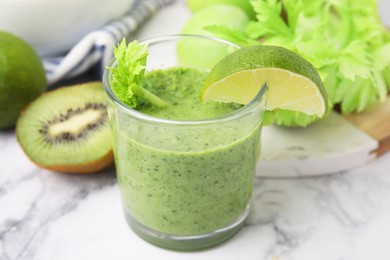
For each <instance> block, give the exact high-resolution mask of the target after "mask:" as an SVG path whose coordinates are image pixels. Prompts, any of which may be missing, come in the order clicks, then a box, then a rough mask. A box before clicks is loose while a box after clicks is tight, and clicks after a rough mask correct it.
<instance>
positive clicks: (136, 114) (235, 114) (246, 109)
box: [103, 34, 268, 125]
mask: <svg viewBox="0 0 390 260" xmlns="http://www.w3.org/2000/svg"><path fill="white" fill-rule="evenodd" d="M181 38H199V39H205V40H211V41H217V42H220V43H223V44H227V45H231V46H234V47H237V48H238V49H240V48H242V47H241V46H240V45H237V44H235V43H232V42H230V41H227V40H224V39H221V38H218V37H214V36H204V35H196V34H172V35H165V36H158V37H153V38H150V39H146V40H143V41H140V42H139V43H140V44H153V43H159V42H168V41H173V40H178V39H181ZM115 64H116V60H115V58H113V59H112V61H111V63H110V64H109V66H115ZM110 76H111V71H110V70H109V69H108V68H105V70H104V73H103V87H104V90H105V92H106V94H107V96H108V97H109V99H110V100H111V101H112V102H113V103H114V104H115V106H116V107H117V108H119V109H120V110H121V111H123V112H125V113H126V114H128V115H131V116H132V117H133V118H135V119H138V120H142V121H148V122H151V123H158V124H167V125H168V124H171V125H207V124H215V123H220V122H225V121H231V120H234V119H236V118H240V117H242V116H243V115H246V114H248V113H250V112H251V111H252V109H253V108H254V107H256V105H257V104H258V103H261V102H262V101H263V99H264V96H265V94H266V93H267V91H268V88H267V87H266V85H263V86H262V87H261V88H260V90H259V92H258V93H257V95H256V96H255V97H254V98H253V99H252V100H251V101H250V102H249V103H248V104H245V105H243V106H242V107H240V108H238V109H236V110H234V111H232V112H230V113H227V114H225V115H222V116H217V117H212V118H205V119H196V120H174V119H166V118H159V117H154V116H151V115H148V114H145V113H142V112H140V111H138V110H135V109H133V108H131V107H129V106H127V105H126V104H125V103H123V102H122V101H121V100H119V99H118V98H117V97H116V95H115V94H114V92H113V91H112V89H111V87H110V84H109V79H110Z"/></svg>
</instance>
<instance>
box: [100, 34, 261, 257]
mask: <svg viewBox="0 0 390 260" xmlns="http://www.w3.org/2000/svg"><path fill="white" fill-rule="evenodd" d="M141 44H147V46H148V51H149V55H148V58H147V65H146V70H147V71H151V70H156V69H158V70H164V69H168V68H171V67H195V68H197V69H200V70H210V69H211V67H212V66H213V65H214V64H215V63H216V62H218V61H219V60H220V59H222V58H223V57H224V56H226V55H227V54H229V53H231V52H233V51H235V50H237V49H239V48H240V47H239V46H237V45H235V44H233V43H230V42H227V41H224V40H221V39H218V38H213V37H205V36H196V35H173V36H166V37H159V38H154V39H151V40H147V41H145V42H141ZM188 51H190V53H188ZM113 66H115V61H114V62H113ZM111 77H112V75H111V72H110V71H109V70H106V72H105V75H104V77H103V82H104V88H105V91H106V94H107V96H108V112H109V118H110V125H111V129H112V134H113V147H114V155H115V164H116V171H117V177H118V184H119V189H120V193H121V199H122V204H123V208H124V214H125V217H126V220H127V223H128V225H129V226H130V227H131V229H132V230H133V231H134V232H135V233H137V234H138V235H139V236H140V237H142V238H143V239H145V240H147V241H149V242H151V243H153V244H155V245H158V246H161V247H164V248H169V249H174V250H182V251H185V250H198V249H203V248H207V247H211V246H214V245H217V244H219V243H221V242H223V241H225V240H227V239H229V238H230V237H232V236H233V235H234V234H235V233H237V232H238V231H239V230H240V228H241V227H242V226H243V224H244V222H245V219H246V217H247V215H248V212H249V207H250V202H251V197H252V190H253V182H254V177H255V168H256V163H257V160H258V158H259V155H260V135H261V128H262V118H263V112H264V107H265V100H266V98H265V96H266V95H265V94H266V89H265V88H262V90H261V91H260V92H259V94H258V95H257V96H256V97H255V98H254V99H253V100H252V101H251V102H250V103H249V104H247V105H245V106H242V107H241V108H238V109H237V110H235V111H234V112H231V113H229V114H226V115H223V116H219V117H215V118H209V119H203V120H168V119H163V118H157V117H153V116H150V115H146V114H143V113H141V112H139V111H137V110H135V109H132V108H130V107H128V106H126V105H125V104H123V103H122V102H121V101H120V100H118V98H117V97H116V96H115V95H114V93H113V92H112V89H111V88H110V79H111Z"/></svg>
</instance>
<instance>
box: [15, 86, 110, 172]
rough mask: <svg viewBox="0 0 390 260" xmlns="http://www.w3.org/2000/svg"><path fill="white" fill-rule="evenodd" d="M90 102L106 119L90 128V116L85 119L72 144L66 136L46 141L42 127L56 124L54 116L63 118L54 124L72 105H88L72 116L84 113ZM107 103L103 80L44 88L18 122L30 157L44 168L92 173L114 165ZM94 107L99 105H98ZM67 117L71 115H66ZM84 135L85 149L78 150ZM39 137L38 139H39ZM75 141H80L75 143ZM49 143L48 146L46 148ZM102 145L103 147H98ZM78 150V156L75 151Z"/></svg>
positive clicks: (18, 133) (20, 140) (19, 134)
mask: <svg viewBox="0 0 390 260" xmlns="http://www.w3.org/2000/svg"><path fill="white" fill-rule="evenodd" d="M84 101H85V102H84ZM88 103H93V104H99V107H98V111H100V113H101V115H103V116H102V117H103V118H104V120H102V121H100V125H99V124H97V126H95V129H92V130H90V129H87V128H86V127H87V126H89V123H91V122H90V121H88V120H87V121H86V122H84V121H83V123H85V127H82V126H83V125H80V127H81V129H85V130H83V131H85V132H84V135H82V136H81V137H78V136H77V140H73V144H69V143H67V142H66V141H63V140H62V141H63V142H60V143H59V144H58V143H57V141H54V143H51V144H48V143H44V141H43V140H45V138H44V136H43V135H44V134H42V133H41V132H40V130H41V129H42V127H43V126H44V125H48V124H50V121H51V124H53V122H54V121H53V120H51V119H52V116H53V117H57V119H58V118H59V119H60V120H61V121H58V120H57V121H56V122H54V124H56V123H59V122H63V119H64V117H63V116H64V115H66V114H65V113H64V111H65V112H66V111H67V110H68V109H69V108H71V109H74V110H75V109H77V108H80V106H83V105H85V109H84V110H83V111H81V112H80V111H78V112H77V113H73V114H72V115H71V116H70V118H71V117H72V116H74V115H80V114H83V113H84V112H85V111H87V110H88V109H90V107H89V108H87V104H88ZM105 107H106V100H105V96H104V90H103V86H102V83H101V82H89V83H84V84H78V85H74V86H67V87H61V88H57V89H55V90H52V91H49V92H45V93H43V94H42V95H40V96H39V97H38V98H37V99H35V100H34V101H33V102H31V103H30V104H29V105H28V106H27V107H26V108H25V109H24V110H23V111H22V112H21V114H20V117H19V119H18V121H17V123H16V138H17V141H18V143H19V144H20V146H21V148H22V149H23V151H24V153H25V154H26V155H27V157H28V158H29V159H30V160H31V161H32V162H33V163H34V164H35V165H37V166H39V167H41V168H44V169H47V170H50V171H55V172H64V173H80V174H90V173H95V172H99V171H101V170H103V169H105V168H107V167H109V166H111V165H113V162H114V155H113V151H112V145H111V142H109V141H107V140H111V131H110V129H109V125H108V115H107V110H106V109H105ZM93 109H96V107H95V108H92V110H93ZM47 111H49V112H47ZM48 118H49V119H48ZM66 120H68V119H67V118H66ZM66 120H65V121H66ZM40 122H42V123H40ZM92 123H93V122H92ZM37 125H38V126H37ZM46 129H47V128H46ZM66 131H68V130H66ZM69 131H70V134H73V133H72V132H71V130H69ZM98 131H99V133H98V135H97V137H91V136H96V132H98ZM86 132H87V133H86ZM65 133H68V132H65ZM84 136H86V137H85V139H87V141H86V142H85V143H83V148H82V150H77V149H79V148H78V146H79V145H80V143H79V142H82V141H83V140H82V139H83V138H84ZM31 138H32V139H31ZM78 138H80V139H81V140H79V139H78ZM88 138H89V140H88ZM36 139H39V142H37V141H36ZM91 141H93V144H92V146H91ZM76 142H77V145H75V144H76ZM70 143H72V142H70ZM68 145H69V146H68ZM47 146H49V148H46V147H47ZM58 147H59V148H58ZM100 147H103V148H102V149H100V150H99V148H100ZM76 150H77V151H76ZM97 150H99V151H97ZM61 152H62V153H61ZM76 153H77V155H78V156H75V155H74V154H76ZM86 153H87V155H85V154H86ZM42 154H44V155H42ZM84 155H85V156H84Z"/></svg>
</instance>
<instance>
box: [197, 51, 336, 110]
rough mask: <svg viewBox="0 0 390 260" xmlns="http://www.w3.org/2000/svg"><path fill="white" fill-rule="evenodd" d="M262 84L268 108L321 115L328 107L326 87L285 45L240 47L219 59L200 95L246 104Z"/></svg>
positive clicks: (211, 98)
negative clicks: (264, 88) (265, 92)
mask: <svg viewBox="0 0 390 260" xmlns="http://www.w3.org/2000/svg"><path fill="white" fill-rule="evenodd" d="M264 83H266V84H267V86H268V98H267V105H266V110H268V111H276V110H288V111H296V112H300V113H303V114H306V115H309V116H316V117H318V118H321V117H323V116H324V115H325V114H326V113H327V111H328V109H329V101H328V96H327V94H326V91H325V87H324V85H323V83H322V81H321V78H320V76H319V74H318V72H317V70H316V69H315V68H314V67H313V65H311V64H310V63H309V62H308V61H307V60H305V59H304V58H302V57H301V56H299V55H297V54H295V53H294V52H292V51H289V50H287V49H285V48H282V47H276V46H266V45H259V46H250V47H243V48H241V49H239V50H237V51H235V52H234V53H232V54H229V55H228V56H226V57H225V58H224V59H222V60H221V61H220V62H218V63H217V64H216V65H215V66H214V67H213V69H212V70H211V72H210V73H209V75H208V77H207V79H206V81H205V84H204V87H203V90H202V96H201V98H202V99H203V100H204V101H207V100H214V101H220V102H234V103H239V104H247V103H249V102H250V101H251V100H252V99H253V98H254V97H255V96H256V95H257V93H258V92H259V90H260V88H261V87H262V86H263V84H264Z"/></svg>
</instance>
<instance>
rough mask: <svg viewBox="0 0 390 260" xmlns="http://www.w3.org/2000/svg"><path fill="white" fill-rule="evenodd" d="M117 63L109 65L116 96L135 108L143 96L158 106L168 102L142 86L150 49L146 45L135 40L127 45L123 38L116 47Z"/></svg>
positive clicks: (163, 105)
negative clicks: (138, 99)
mask: <svg viewBox="0 0 390 260" xmlns="http://www.w3.org/2000/svg"><path fill="white" fill-rule="evenodd" d="M114 56H115V59H116V62H117V63H116V65H114V66H111V67H108V69H109V70H110V71H111V74H112V75H111V79H110V85H111V88H112V90H113V92H114V94H115V96H116V97H117V98H118V99H119V100H120V101H122V102H123V103H125V104H126V105H128V106H129V107H132V108H135V107H136V106H137V98H143V99H145V100H146V101H148V102H150V103H151V104H152V105H154V106H156V107H159V108H160V107H165V106H167V105H168V103H167V102H166V101H164V100H162V99H161V98H159V97H157V96H156V95H154V94H153V93H151V92H150V91H148V90H146V89H144V88H143V87H142V86H141V82H142V80H143V78H144V75H145V68H146V59H147V56H148V50H147V46H146V45H142V44H139V43H138V42H137V41H133V42H131V43H129V44H128V45H126V40H125V39H123V40H122V42H121V43H119V44H118V46H117V47H114Z"/></svg>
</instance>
